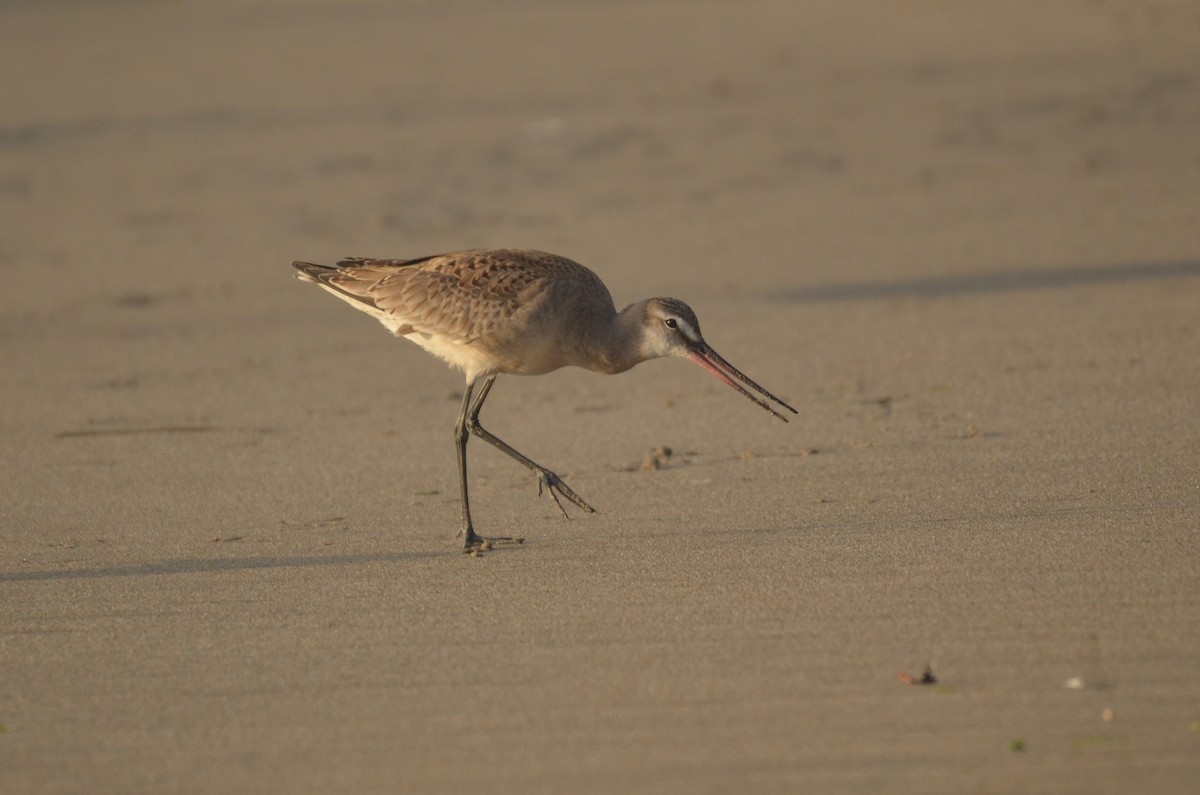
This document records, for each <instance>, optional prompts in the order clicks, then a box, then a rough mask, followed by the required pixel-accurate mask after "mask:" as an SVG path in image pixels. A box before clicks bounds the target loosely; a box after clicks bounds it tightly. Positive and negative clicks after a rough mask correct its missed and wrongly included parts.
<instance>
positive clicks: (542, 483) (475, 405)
mask: <svg viewBox="0 0 1200 795" xmlns="http://www.w3.org/2000/svg"><path fill="white" fill-rule="evenodd" d="M495 382H496V376H494V375H492V376H488V379H487V380H486V381H484V382H483V386H482V387H480V388H479V394H478V395H477V396H476V397H475V400H474V401H471V402H470V407H469V408H468V405H467V403H468V400H467V398H469V397H470V393H471V387H470V386H468V388H467V398H464V399H463V412H464V415H463V416H460V417H459V422H460V425H461V424H462V423H463V422H464V420H465V424H466V430H467V431H469V432H471V433H473V434H475V435H476V436H478V437H479V438H480V439H483V440H484V441H485V442H487V443H488V444H490V445H492V446H493V447H496V448H497V449H499V450H502V451H504V452H505V453H506V454H508V455H509V456H511V457H512V458H514V459H515V460H517V461H519V462H520V463H521V464H522V465H523V466H525V468H527V469H528V470H530V471H531V472H533V474H535V475H537V479H538V494H541V493H542V489H543V488H545V490H546V493H547V494H549V495H550V498H551V499H552V500H554V504H555V505H557V506H558V510H559V512H560V513H562V515H563V518H564V519H569V518H570V517H569V516H568V515H567V511H566V509H565V508H563V506H562V503H561V502H560V501H559V499H558V495H559V494H562V496H564V497H566V498H567V499H568V500H570V501H571V502H573V503H575V504H576V505H577V506H579V507H580V508H582V509H583V510H585V511H587V512H588V513H595V512H596V509H595V508H593V507H592V506H590V505H588V504H587V503H586V502H584V501H583V498H581V497H580V496H579V495H578V494H576V493H575V492H573V491H571V489H570V487H568V486H567V484H566V483H563V481H562V478H560V477H559V476H558V475H556V474H554V473H553V472H551V471H550V470H549V469H546V468H545V467H544V466H542V465H541V464H538V463H536V462H534V461H532V460H530V459H529V458H527V457H525V456H524V455H522V454H521V453H519V452H517V451H516V450H514V449H513V448H512V447H509V446H508V444H507V443H505V442H504V441H503V440H501V439H499V438H497V437H496V436H493V435H492V434H491V432H489V431H486V430H484V428H483V426H482V425H480V424H479V411H480V409H482V408H483V401H484V400H486V399H487V396H488V393H489V392H491V391H492V384H494V383H495ZM472 386H473V385H472ZM456 433H461V431H456ZM465 456H466V440H465V439H464V440H463V441H461V442H460V443H459V468H460V470H461V471H462V473H463V509H464V511H465V510H466V504H467V501H466V488H467V485H466V483H467V479H466V474H465V473H466V458H465ZM468 524H469V521H468Z"/></svg>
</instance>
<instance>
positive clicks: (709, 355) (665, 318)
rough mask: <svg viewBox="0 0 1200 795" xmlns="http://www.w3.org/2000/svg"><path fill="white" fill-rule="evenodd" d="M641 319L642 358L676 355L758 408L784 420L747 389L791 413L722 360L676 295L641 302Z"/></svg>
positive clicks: (784, 405) (768, 393) (698, 322)
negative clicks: (748, 388) (730, 388)
mask: <svg viewBox="0 0 1200 795" xmlns="http://www.w3.org/2000/svg"><path fill="white" fill-rule="evenodd" d="M644 312H645V316H644V319H643V321H642V340H641V346H640V347H641V354H642V356H643V357H644V358H646V359H655V358H659V357H665V356H677V357H683V358H687V359H691V360H692V361H693V362H695V363H696V364H698V365H700V366H701V367H703V368H704V369H705V370H707V371H708V372H710V373H712V374H713V375H714V376H716V377H717V378H719V379H720V380H721V381H722V382H724V383H726V384H728V385H729V386H731V387H733V388H734V389H736V390H737V391H738V392H739V393H741V394H742V395H743V396H744V397H746V398H748V399H750V400H751V401H753V402H754V403H755V404H756V405H758V406H759V407H760V408H763V409H765V410H766V411H769V412H770V413H771V414H772V415H774V416H776V417H778V418H779V419H781V420H783V421H784V422H787V417H784V416H783V415H782V414H780V413H779V412H778V411H776V410H775V408H774V406H772V405H771V404H770V403H769V402H767V401H766V400H762V399H761V398H759V397H757V396H755V395H753V394H751V393H750V392H749V391H747V390H746V389H745V387H744V386H743V385H745V386H746V387H750V389H752V390H754V391H755V392H757V393H758V394H759V395H763V396H764V397H766V398H768V399H769V400H772V401H774V402H775V403H778V404H779V405H780V406H781V407H783V408H785V409H787V410H788V411H790V412H792V413H793V414H797V413H799V412H797V411H796V410H795V409H794V408H792V407H791V406H789V405H788V404H787V403H784V402H783V401H782V400H780V399H779V398H777V397H775V396H774V395H772V394H771V393H770V392H768V391H767V390H765V389H763V388H762V387H761V386H759V385H758V384H756V383H755V382H753V381H751V380H750V379H749V378H748V377H747V376H746V375H744V374H743V373H742V372H741V371H740V370H738V369H737V368H736V367H734V366H733V365H732V364H730V363H729V362H727V361H725V359H723V358H722V357H721V356H720V355H719V354H718V353H717V352H716V351H714V350H713V349H712V346H711V345H709V344H708V343H707V342H705V341H704V337H703V336H701V334H700V321H699V320H697V319H696V313H695V312H693V311H692V308H691V307H690V306H688V305H687V304H685V303H684V302H683V301H680V300H678V299H676V298H651V299H650V300H648V301H646V302H645V306H644Z"/></svg>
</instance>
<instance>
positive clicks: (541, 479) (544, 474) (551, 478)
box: [534, 468, 596, 519]
mask: <svg viewBox="0 0 1200 795" xmlns="http://www.w3.org/2000/svg"><path fill="white" fill-rule="evenodd" d="M534 471H535V472H536V473H537V479H538V496H539V497H540V496H542V491H543V489H544V490H545V492H546V493H547V494H549V495H550V499H552V500H554V504H555V505H557V506H558V512H559V513H561V514H562V515H563V518H564V519H570V518H571V517H570V516H568V515H567V509H566V508H563V505H562V502H561V501H560V500H559V499H558V495H559V494H561V495H562V496H564V497H566V498H567V499H568V500H570V501H571V502H573V503H575V504H576V505H578V506H579V507H580V508H582V509H583V510H585V511H587V512H588V513H595V512H596V509H595V508H593V507H592V506H590V505H588V504H587V503H586V502H585V501H584V499H583V498H582V497H580V496H579V495H578V494H576V493H575V492H573V491H571V487H570V486H568V485H567V484H566V483H563V480H562V478H560V477H559V476H558V475H556V474H554V473H553V472H551V471H550V470H549V469H540V468H539V469H535V470H534Z"/></svg>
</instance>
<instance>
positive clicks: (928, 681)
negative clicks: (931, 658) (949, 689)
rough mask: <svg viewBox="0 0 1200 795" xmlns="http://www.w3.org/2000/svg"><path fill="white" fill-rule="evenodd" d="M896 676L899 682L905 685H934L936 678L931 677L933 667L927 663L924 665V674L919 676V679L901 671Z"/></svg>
mask: <svg viewBox="0 0 1200 795" xmlns="http://www.w3.org/2000/svg"><path fill="white" fill-rule="evenodd" d="M898 676H899V677H900V681H901V682H903V683H904V684H906V685H936V684H937V677H936V676H934V675H933V667H932V666H931V665H929V664H928V663H926V664H925V673H923V674H921V676H920V678H917V677H915V676H913V675H912V674H910V673H907V672H905V671H901V672H900V673H899V674H898Z"/></svg>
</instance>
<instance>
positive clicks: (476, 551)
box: [459, 527, 525, 556]
mask: <svg viewBox="0 0 1200 795" xmlns="http://www.w3.org/2000/svg"><path fill="white" fill-rule="evenodd" d="M459 535H460V536H461V535H463V533H459ZM524 543H525V539H524V538H511V537H509V536H489V537H484V536H481V535H478V534H477V533H476V532H475V531H474V530H472V529H471V528H469V527H468V528H467V532H466V538H465V539H464V540H463V553H464V554H466V555H475V556H479V555H482V554H483V553H484V552H487V551H488V550H489V549H492V548H494V547H498V546H515V545H516V544H524Z"/></svg>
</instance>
